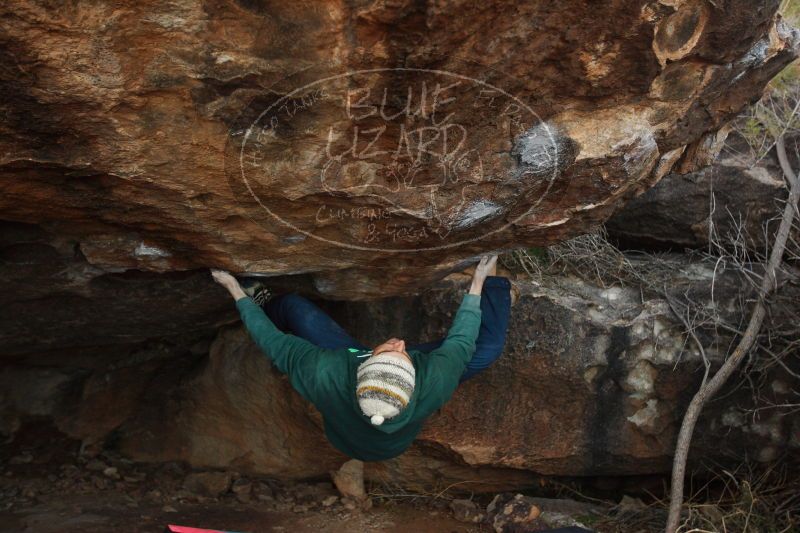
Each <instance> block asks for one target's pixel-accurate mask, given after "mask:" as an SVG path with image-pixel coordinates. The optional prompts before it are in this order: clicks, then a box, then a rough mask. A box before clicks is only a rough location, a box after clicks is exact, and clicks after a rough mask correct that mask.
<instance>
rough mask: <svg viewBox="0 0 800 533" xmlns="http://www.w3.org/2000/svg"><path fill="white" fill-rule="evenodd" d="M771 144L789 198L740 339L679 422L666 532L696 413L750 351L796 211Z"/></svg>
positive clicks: (796, 193)
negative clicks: (679, 427) (756, 296)
mask: <svg viewBox="0 0 800 533" xmlns="http://www.w3.org/2000/svg"><path fill="white" fill-rule="evenodd" d="M775 146H776V148H777V152H778V160H779V161H780V164H781V169H782V170H783V173H784V176H785V178H786V181H787V182H788V183H789V198H788V199H787V202H786V205H785V207H784V210H783V216H782V218H781V224H780V227H779V228H778V233H777V234H776V235H775V241H774V243H773V246H772V250H771V252H770V256H769V262H768V263H767V268H766V271H765V272H764V276H763V277H762V279H761V285H760V287H759V290H758V299H757V301H756V304H755V307H754V309H753V312H752V314H751V315H750V321H749V322H748V324H747V329H746V330H745V332H744V335H743V336H742V338H741V339H740V341H739V344H738V345H737V346H736V348H735V349H734V350H733V353H731V355H730V357H728V359H727V360H726V361H725V363H723V365H722V366H721V367H720V369H719V370H718V371H717V373H716V374H714V377H712V378H711V379H710V380H709V381H708V382H706V383H704V384H703V385H702V386H701V387H700V389H699V390H698V391H697V393H696V394H695V395H694V397H693V398H692V401H691V402H690V403H689V407H688V409H687V410H686V414H685V415H684V418H683V423H682V424H681V429H680V432H679V433H678V441H677V444H676V447H675V458H674V460H673V464H672V486H671V491H670V492H671V494H670V507H669V517H668V519H667V529H666V531H667V533H676V532H677V530H678V525H679V522H680V517H681V508H682V506H683V482H684V476H685V473H686V460H687V458H688V455H689V447H690V445H691V441H692V433H693V432H694V428H695V425H696V424H697V419H698V418H699V416H700V411H701V410H702V408H703V405H704V404H705V403H706V401H707V400H708V399H709V398H711V397H712V396H714V394H716V393H717V392H718V391H719V389H720V388H721V387H722V386H723V385H724V384H725V382H726V381H727V380H728V378H729V377H730V376H731V374H733V372H734V371H735V370H736V368H737V367H738V366H739V364H740V363H741V362H742V360H743V359H744V358H745V356H746V355H747V354H748V353H749V352H750V349H751V348H752V346H753V343H754V342H755V340H756V336H757V335H758V332H759V330H760V329H761V324H762V322H763V321H764V316H765V314H766V304H765V302H766V299H767V296H768V295H769V294H770V293H771V292H772V291H773V290H774V289H775V287H776V284H777V275H776V272H777V271H778V269H779V268H780V265H781V263H782V261H783V251H784V249H785V248H786V241H787V240H788V238H789V232H790V230H791V228H792V224H793V221H794V215H795V212H796V210H797V204H798V198H800V180H798V179H797V177H796V176H795V174H794V171H793V170H792V168H791V165H790V164H789V160H788V158H787V157H786V146H785V142H784V138H783V136H780V137H779V138H778V139H777V142H776V143H775Z"/></svg>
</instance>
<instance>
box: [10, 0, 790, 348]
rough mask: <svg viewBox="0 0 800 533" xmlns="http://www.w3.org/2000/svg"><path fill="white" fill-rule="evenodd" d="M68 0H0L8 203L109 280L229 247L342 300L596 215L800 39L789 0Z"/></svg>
mask: <svg viewBox="0 0 800 533" xmlns="http://www.w3.org/2000/svg"><path fill="white" fill-rule="evenodd" d="M62 7H63V6H60V5H58V6H56V5H55V4H54V5H52V6H47V5H40V4H30V3H29V2H26V1H25V0H13V1H10V2H5V3H4V4H3V6H2V8H0V10H2V11H0V14H2V15H3V16H1V17H0V20H3V21H4V22H3V23H2V34H3V38H2V41H0V58H2V61H3V64H4V65H7V68H4V69H2V70H0V72H1V73H0V83H2V90H3V95H4V98H3V99H2V103H0V105H2V113H3V116H4V121H3V125H2V130H3V135H2V141H0V153H2V154H3V156H2V158H0V190H2V195H0V209H2V212H3V216H4V218H5V219H6V220H9V221H15V222H26V223H31V224H37V225H39V226H40V227H42V228H45V229H46V230H47V231H49V230H57V231H58V233H59V235H60V238H61V239H62V244H63V246H64V248H65V249H69V250H72V251H73V252H74V253H75V254H76V255H80V256H82V257H84V258H85V259H86V263H87V265H88V269H87V270H86V271H85V272H83V274H82V275H83V277H84V278H89V279H95V280H98V283H99V284H101V285H105V284H111V285H114V284H115V283H116V281H117V278H116V277H115V273H119V272H121V271H125V270H137V271H151V272H173V271H179V270H180V271H185V270H189V269H192V268H205V267H207V266H209V265H214V266H219V267H225V268H229V269H232V270H235V271H257V272H261V273H264V274H268V275H276V276H277V275H286V274H295V275H296V274H307V275H308V276H309V277H310V278H309V281H310V282H311V283H312V284H313V287H314V288H315V289H316V290H317V291H319V293H321V294H324V295H327V296H338V297H346V298H365V297H378V296H386V295H390V294H400V293H408V292H410V291H412V290H413V289H416V288H419V287H422V286H424V285H426V284H428V283H430V282H431V281H433V280H435V279H437V278H440V277H442V275H444V274H445V273H447V272H449V271H453V270H457V269H459V268H460V267H461V266H463V264H464V261H465V260H467V259H468V258H470V257H474V256H476V255H477V254H479V253H481V252H484V251H486V250H492V249H500V248H506V247H508V246H509V245H510V244H512V243H513V244H515V245H520V244H530V245H543V244H548V243H551V242H554V241H557V240H561V239H564V238H566V237H569V236H572V235H575V234H577V233H580V232H583V231H585V230H587V229H588V228H590V227H593V226H595V225H597V224H598V223H600V222H602V221H603V220H604V219H605V218H607V217H608V216H609V215H610V214H611V212H612V210H613V209H614V208H615V207H617V206H618V205H620V204H621V203H622V202H624V200H625V199H626V198H627V197H629V196H630V195H632V194H633V193H635V192H636V191H637V190H642V189H644V188H647V187H648V186H649V184H650V183H652V182H653V181H654V180H655V179H656V178H657V174H659V173H663V172H664V171H665V168H666V167H668V166H669V165H668V163H670V162H674V159H675V153H676V150H677V151H680V150H682V149H683V147H684V146H686V145H691V144H692V143H694V142H696V141H697V140H698V139H699V138H701V136H703V135H705V134H707V133H708V132H713V131H716V130H717V129H719V128H720V127H721V126H722V125H723V124H724V123H725V122H726V121H727V120H728V119H729V118H730V117H732V116H734V115H735V114H736V113H737V112H738V111H739V110H740V109H741V108H742V107H743V106H744V105H745V104H746V103H748V102H749V101H751V100H752V99H753V98H754V97H757V96H758V95H759V94H760V93H761V90H762V88H763V86H764V84H765V83H766V82H767V81H768V80H769V79H770V78H771V77H772V76H774V74H775V73H777V72H778V71H779V70H780V69H781V68H782V67H783V66H784V65H786V64H787V63H788V62H789V61H791V60H792V59H793V58H794V57H795V56H796V54H797V43H798V34H797V33H796V32H795V31H794V30H792V29H791V28H788V27H787V26H786V25H785V24H784V23H783V21H781V20H780V19H779V18H777V17H775V12H776V10H777V8H778V2H777V0H758V1H756V2H751V1H749V0H726V1H724V2H714V3H713V5H708V4H707V3H705V2H683V3H680V4H678V3H674V2H666V3H665V2H656V1H651V2H634V1H633V0H626V1H624V2H618V3H600V4H597V3H591V4H589V3H585V2H580V1H577V0H570V1H568V2H560V3H552V2H527V3H524V4H519V3H518V2H511V1H510V0H493V1H492V2H490V3H481V4H480V5H474V6H468V7H465V6H464V4H463V3H459V2H444V3H436V4H430V3H419V4H415V3H410V2H404V3H400V4H393V3H386V2H379V3H376V4H364V5H362V4H358V3H356V4H349V3H340V4H335V3H328V4H326V5H325V9H318V8H317V6H311V5H306V4H298V3H285V4H282V5H273V4H269V6H267V5H266V4H263V5H262V4H259V3H253V2H235V3H221V4H213V5H206V4H199V3H196V4H192V3H189V4H181V5H180V6H179V7H175V6H172V5H167V4H164V5H157V6H154V5H150V4H142V3H137V2H132V1H124V2H122V3H120V4H118V5H115V7H114V9H111V8H109V7H106V6H102V5H97V4H94V3H91V2H77V3H75V4H73V5H70V7H69V8H65V9H62ZM420 28H424V29H425V31H424V32H422V31H420ZM264 35H270V36H271V38H270V39H264V38H263V37H264ZM78 36H81V37H78ZM553 65H558V68H554V66H553ZM490 66H491V67H490ZM501 73H503V74H501ZM504 73H508V74H504ZM323 80H324V81H323ZM423 84H424V86H425V88H426V99H425V102H426V104H427V105H423V106H422V107H420V101H421V98H422V90H423ZM384 90H386V93H385V94H384ZM437 97H438V98H437ZM409 99H410V101H409ZM434 110H438V111H439V114H438V115H437V114H435V113H434V112H433V111H434ZM281 113H282V114H281ZM426 132H427V134H428V135H429V137H425V135H426ZM356 134H359V135H358V136H357V137H356V140H355V141H354V137H355V136H356ZM378 134H380V136H378ZM459 134H460V135H461V137H459V136H458V135H459ZM445 136H447V139H449V140H450V141H451V143H450V144H445ZM456 139H458V140H459V141H463V142H459V143H458V144H455V143H456ZM373 140H374V142H373ZM354 142H355V147H354V148H353V149H352V150H350V149H349V148H350V146H351V145H352V144H353V143H354ZM422 156H425V157H422ZM654 172H655V174H654ZM42 205H47V209H42V208H41V206H42ZM459 244H460V245H459ZM343 248H344V249H343ZM419 249H429V250H426V253H424V254H411V253H408V252H409V251H410V250H419ZM381 250H384V251H381ZM386 250H392V255H387V254H386ZM343 252H344V253H343ZM4 254H7V255H8V256H11V257H14V258H16V259H15V260H16V261H27V260H33V261H34V262H37V263H39V264H42V263H47V262H48V261H49V260H50V259H52V260H57V259H58V256H59V255H60V254H59V252H58V251H56V250H54V249H53V248H51V247H48V246H38V245H34V244H33V243H28V245H26V246H24V247H22V248H20V249H16V248H14V249H10V250H4ZM22 257H24V258H27V259H20V258H22ZM387 257H391V258H392V261H386V260H385V259H386V258H387ZM48 275H49V276H50V278H49V285H48V287H50V289H47V291H46V292H48V293H50V294H53V292H54V291H52V290H51V289H52V288H58V289H70V288H71V287H72V288H71V289H70V291H69V292H71V294H72V295H73V296H72V298H73V302H72V306H75V307H79V303H80V302H84V303H85V302H87V300H86V298H88V302H91V303H92V304H96V303H97V301H96V300H95V299H94V298H91V297H88V296H86V295H82V296H83V300H80V298H79V297H78V296H77V295H78V294H80V293H79V292H78V291H76V290H75V288H74V287H73V284H72V282H71V281H70V279H69V276H66V275H63V274H59V272H58V271H57V269H55V268H53V269H52V270H51V271H50V272H49V274H48ZM109 276H110V277H109ZM90 284H91V283H90ZM76 300H80V301H76ZM25 302H27V303H26V304H25V305H18V306H17V307H16V311H15V312H17V313H18V312H19V310H20V309H23V308H26V307H30V306H32V305H41V304H34V302H32V301H31V300H29V299H25ZM61 303H62V309H64V315H65V316H66V317H68V318H69V320H67V322H68V323H69V322H72V321H73V320H76V321H81V320H87V316H88V313H89V310H84V311H83V312H82V313H78V314H75V315H72V316H71V315H70V314H69V312H68V311H67V309H69V308H70V305H69V304H68V303H67V302H65V301H63V300H62V301H61ZM103 310H104V309H103V307H102V306H99V308H96V309H94V310H93V315H94V316H93V317H92V320H91V322H93V323H94V322H97V323H99V322H102V321H103V319H104V317H106V316H108V317H112V316H113V317H116V316H122V317H124V316H125V315H124V314H120V315H114V314H113V313H104V312H103ZM9 313H10V314H12V313H11V311H9ZM12 316H13V314H12ZM135 316H136V313H132V317H135ZM175 316H177V314H176V315H175ZM42 320H45V319H44V318H43V319H42ZM109 326H110V327H113V324H109ZM43 329H45V328H42V327H34V326H33V325H32V327H31V330H30V331H31V332H34V333H35V332H40V331H42V330H43ZM96 329H97V330H103V329H104V328H99V327H97V328H96ZM123 329H125V331H128V332H130V328H123ZM54 334H55V332H54V333H53V335H54ZM61 334H62V335H64V336H67V337H68V336H70V331H69V329H68V327H64V328H63V331H61ZM72 335H73V336H74V335H85V332H83V331H80V328H79V329H78V330H77V331H74V332H72ZM34 336H35V335H32V334H30V332H29V334H28V337H34Z"/></svg>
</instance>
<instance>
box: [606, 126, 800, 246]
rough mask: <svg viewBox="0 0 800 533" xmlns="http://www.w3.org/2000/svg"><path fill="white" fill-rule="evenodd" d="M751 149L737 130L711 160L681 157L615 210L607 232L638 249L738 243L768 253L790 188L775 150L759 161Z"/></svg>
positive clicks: (620, 241) (625, 244)
mask: <svg viewBox="0 0 800 533" xmlns="http://www.w3.org/2000/svg"><path fill="white" fill-rule="evenodd" d="M718 148H723V146H719V147H718ZM747 149H748V147H747V144H746V143H745V141H744V139H743V138H742V137H741V136H740V135H738V134H734V135H731V136H730V137H729V138H728V139H727V141H725V144H724V148H723V149H722V151H721V153H720V154H719V157H718V158H717V159H715V160H714V161H713V164H710V163H711V161H708V163H709V164H707V165H705V166H702V167H701V168H699V169H693V168H692V167H689V168H681V167H682V165H681V164H680V163H679V164H678V165H676V168H675V169H674V170H675V171H674V172H671V173H669V174H667V175H666V176H664V177H663V178H662V179H661V180H660V181H659V182H658V183H657V184H656V185H655V186H654V187H653V188H651V189H648V190H647V191H645V192H644V193H643V194H642V195H640V196H637V197H636V198H633V199H632V200H631V201H630V202H628V203H627V204H625V206H623V207H622V208H621V209H620V210H619V211H617V212H616V213H614V215H613V216H612V217H611V218H610V219H609V220H608V221H607V222H606V228H607V229H608V232H609V234H610V235H611V236H612V237H613V238H614V239H615V240H616V241H618V242H619V243H620V244H621V245H623V246H625V247H632V248H639V249H653V248H673V249H683V248H708V247H709V245H712V247H716V246H719V247H721V248H728V249H732V248H733V247H736V246H738V247H740V248H743V249H750V250H752V251H757V252H760V253H762V254H764V255H767V254H766V251H767V250H768V249H769V248H768V245H769V244H770V243H771V242H772V239H773V237H774V234H775V232H776V231H777V229H778V225H779V223H780V215H781V213H782V212H783V205H784V202H785V201H786V198H787V196H788V188H787V187H786V182H785V181H784V180H783V179H782V176H783V173H782V171H781V169H780V166H779V165H778V162H777V158H776V156H775V155H774V153H773V152H770V153H769V154H767V156H766V157H764V158H763V159H761V160H760V161H756V160H755V159H754V158H751V157H749V156H747V155H744V156H743V155H742V154H746V153H747ZM716 151H718V150H715V155H716ZM789 157H791V158H792V159H794V157H793V156H789ZM792 163H793V165H794V167H795V168H797V163H796V162H795V161H792Z"/></svg>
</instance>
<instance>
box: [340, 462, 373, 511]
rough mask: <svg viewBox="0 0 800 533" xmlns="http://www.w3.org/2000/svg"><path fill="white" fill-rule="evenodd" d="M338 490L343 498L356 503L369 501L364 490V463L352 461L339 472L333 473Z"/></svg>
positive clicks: (345, 464)
mask: <svg viewBox="0 0 800 533" xmlns="http://www.w3.org/2000/svg"><path fill="white" fill-rule="evenodd" d="M331 478H332V479H333V483H334V485H336V489H337V490H338V491H339V493H340V494H341V495H342V498H351V499H353V500H356V501H364V500H366V499H367V491H366V490H365V489H364V463H363V462H362V461H359V460H358V459H351V460H349V461H347V462H346V463H344V464H343V465H342V466H341V468H339V470H336V471H333V472H331Z"/></svg>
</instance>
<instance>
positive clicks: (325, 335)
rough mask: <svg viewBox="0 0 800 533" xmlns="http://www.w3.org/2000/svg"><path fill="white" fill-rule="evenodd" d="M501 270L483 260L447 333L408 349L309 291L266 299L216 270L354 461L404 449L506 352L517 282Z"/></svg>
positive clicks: (251, 326) (254, 331) (267, 348)
mask: <svg viewBox="0 0 800 533" xmlns="http://www.w3.org/2000/svg"><path fill="white" fill-rule="evenodd" d="M496 270H497V256H491V257H489V256H486V257H483V258H482V259H481V260H480V262H479V263H478V265H477V266H476V268H475V272H474V274H473V276H472V283H471V285H470V288H469V292H468V293H467V294H465V295H464V296H463V299H462V301H461V306H460V307H459V309H458V312H457V313H456V316H455V319H454V320H453V324H452V326H451V327H450V329H449V331H448V333H447V336H446V337H445V338H444V339H441V340H438V341H435V342H429V343H426V344H418V345H415V346H406V343H405V341H404V340H403V339H397V338H391V339H388V340H386V341H385V342H382V343H381V344H379V345H378V346H375V347H374V348H372V349H369V348H368V347H366V346H364V345H363V344H361V343H360V342H358V341H357V340H355V339H354V338H353V337H351V336H350V335H349V334H348V333H347V332H346V331H345V330H344V329H343V328H342V327H341V326H339V325H338V324H337V323H336V322H334V320H333V319H332V318H330V317H329V316H328V315H327V314H326V313H325V312H324V311H322V310H321V309H320V308H319V307H317V306H316V305H315V304H313V303H312V302H310V301H309V300H307V299H305V298H303V297H302V296H299V295H297V294H285V295H281V296H274V297H272V298H269V299H268V300H267V301H264V302H263V305H259V304H257V303H256V302H255V301H254V299H253V297H251V295H249V294H248V293H247V292H245V289H243V288H242V286H241V285H240V283H239V281H238V280H237V279H236V278H235V277H234V276H232V275H231V274H229V273H227V272H224V271H221V270H212V275H213V277H214V279H215V280H216V281H217V282H218V283H219V284H220V285H222V286H223V287H225V288H226V289H227V290H228V291H229V292H230V294H231V296H233V298H234V299H235V300H236V307H237V309H238V310H239V313H240V315H241V317H242V322H244V325H245V327H246V328H247V330H248V331H249V332H250V335H251V337H252V338H253V340H254V341H255V342H256V344H257V345H258V346H259V347H260V348H261V350H262V351H263V352H264V353H265V354H266V356H267V357H269V359H270V360H271V361H272V363H273V364H274V365H275V367H276V368H277V369H278V370H280V371H281V372H283V373H285V374H287V375H288V377H289V380H290V382H291V384H292V386H293V387H294V388H295V390H297V392H299V393H300V395H301V396H303V397H304V398H305V399H307V400H308V401H310V402H311V403H313V404H314V406H316V408H317V409H318V410H319V411H320V413H322V417H323V419H324V425H325V434H326V435H327V437H328V440H330V442H331V444H333V446H334V447H336V448H337V449H338V450H339V451H341V452H343V453H344V454H346V455H348V456H349V457H351V458H354V459H359V460H361V461H381V460H384V459H390V458H392V457H395V456H397V455H400V454H401V453H403V451H405V450H406V448H408V447H409V446H410V445H411V442H412V441H413V440H414V438H415V437H416V436H417V434H418V433H419V432H420V430H421V429H422V424H423V422H424V421H425V419H426V418H427V417H428V416H430V415H431V414H432V413H433V412H434V411H436V410H437V409H439V408H440V407H442V406H443V405H444V404H445V403H446V402H447V401H448V400H449V399H450V397H451V396H452V395H453V392H454V391H455V390H456V387H458V385H459V383H461V382H463V381H465V380H467V379H469V378H471V377H473V376H475V375H476V374H477V373H479V372H481V371H482V370H485V369H486V368H488V367H489V366H490V365H491V364H492V363H493V362H494V361H495V360H496V359H497V358H498V357H499V356H500V354H501V353H502V351H503V345H504V344H505V335H506V330H507V328H508V319H509V315H510V310H511V284H510V282H509V280H508V279H507V278H505V277H499V276H497V275H496ZM243 281H246V280H243ZM247 289H248V292H251V289H252V287H247ZM257 296H258V297H257V298H256V299H260V297H261V296H263V292H259V293H258V294H257Z"/></svg>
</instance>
